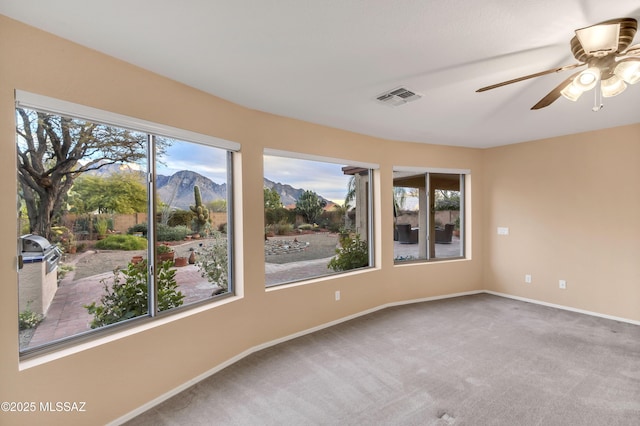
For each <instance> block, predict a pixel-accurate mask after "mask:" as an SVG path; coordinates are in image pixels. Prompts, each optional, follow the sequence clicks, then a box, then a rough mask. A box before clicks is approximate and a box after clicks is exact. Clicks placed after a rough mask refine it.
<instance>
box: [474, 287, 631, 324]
mask: <svg viewBox="0 0 640 426" xmlns="http://www.w3.org/2000/svg"><path fill="white" fill-rule="evenodd" d="M483 293H487V294H492V295H494V296H500V297H505V298H507V299H514V300H519V301H521V302H527V303H534V304H536V305H542V306H548V307H550V308H556V309H562V310H564V311H571V312H577V313H579V314H585V315H591V316H594V317H600V318H606V319H609V320H613V321H620V322H626V323H629V324H633V325H640V321H636V320H632V319H628V318H621V317H614V316H613V315H606V314H601V313H599V312H593V311H585V310H584V309H577V308H572V307H570V306H564V305H556V304H555V303H548V302H542V301H540V300H536V299H528V298H526V297H520V296H512V295H510V294H506V293H499V292H497V291H490V290H485V291H483Z"/></svg>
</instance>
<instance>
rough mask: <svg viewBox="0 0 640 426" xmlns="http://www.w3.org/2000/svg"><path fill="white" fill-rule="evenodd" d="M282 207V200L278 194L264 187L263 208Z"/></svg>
mask: <svg viewBox="0 0 640 426" xmlns="http://www.w3.org/2000/svg"><path fill="white" fill-rule="evenodd" d="M280 207H282V200H281V199H280V194H278V192H277V191H276V190H275V189H273V188H271V189H269V188H264V209H265V210H269V209H277V208H280Z"/></svg>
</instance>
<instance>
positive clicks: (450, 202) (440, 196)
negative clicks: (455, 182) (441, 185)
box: [435, 189, 460, 211]
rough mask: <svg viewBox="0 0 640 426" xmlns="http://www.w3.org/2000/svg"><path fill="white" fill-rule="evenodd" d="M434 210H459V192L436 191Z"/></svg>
mask: <svg viewBox="0 0 640 426" xmlns="http://www.w3.org/2000/svg"><path fill="white" fill-rule="evenodd" d="M435 209H436V210H456V211H457V210H460V192H459V191H447V190H443V189H438V190H436V205H435Z"/></svg>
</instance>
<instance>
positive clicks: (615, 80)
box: [600, 74, 627, 98]
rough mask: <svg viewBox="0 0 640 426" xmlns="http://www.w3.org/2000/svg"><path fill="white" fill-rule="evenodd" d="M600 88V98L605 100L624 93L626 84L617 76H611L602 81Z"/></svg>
mask: <svg viewBox="0 0 640 426" xmlns="http://www.w3.org/2000/svg"><path fill="white" fill-rule="evenodd" d="M600 88H601V90H602V96H604V97H605V98H611V97H613V96H618V95H619V94H620V93H622V92H624V90H625V89H626V88H627V84H626V83H625V82H624V80H622V79H621V78H620V77H618V76H617V75H615V74H614V75H612V76H611V77H609V78H608V79H606V80H602V82H601V83H600Z"/></svg>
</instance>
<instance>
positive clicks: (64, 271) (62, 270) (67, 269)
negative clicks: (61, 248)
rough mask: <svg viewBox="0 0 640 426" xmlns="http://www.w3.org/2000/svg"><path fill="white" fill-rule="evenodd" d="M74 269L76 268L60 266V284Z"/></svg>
mask: <svg viewBox="0 0 640 426" xmlns="http://www.w3.org/2000/svg"><path fill="white" fill-rule="evenodd" d="M74 269H75V268H74V267H73V265H68V264H66V263H60V264H58V269H57V270H56V271H57V273H58V275H57V280H58V284H59V283H60V281H62V279H63V278H64V277H65V276H66V275H67V273H69V272H71V271H73V270H74Z"/></svg>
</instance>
